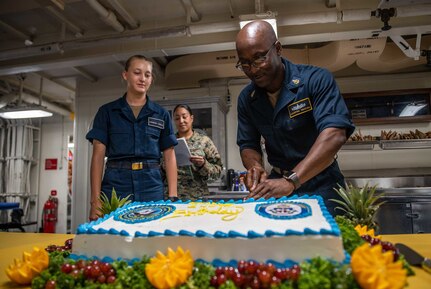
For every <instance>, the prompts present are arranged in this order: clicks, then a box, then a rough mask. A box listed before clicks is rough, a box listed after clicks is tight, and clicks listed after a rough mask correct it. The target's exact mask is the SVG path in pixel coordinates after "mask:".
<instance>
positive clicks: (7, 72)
mask: <svg viewBox="0 0 431 289" xmlns="http://www.w3.org/2000/svg"><path fill="white" fill-rule="evenodd" d="M392 8H393V9H392ZM268 11H269V12H272V13H274V14H276V18H277V23H278V35H279V39H280V41H281V43H282V44H283V46H284V48H285V49H286V50H289V49H304V47H307V49H308V48H319V47H324V46H326V45H330V44H331V43H332V44H333V42H335V41H343V40H344V41H345V40H352V39H363V38H372V37H373V38H376V37H378V38H385V41H387V43H388V44H391V45H392V46H394V42H395V43H396V42H403V40H406V41H408V42H404V45H405V44H406V43H407V45H411V46H410V50H409V49H408V47H404V50H406V51H404V52H405V53H410V54H411V55H414V54H416V55H417V57H416V58H417V60H415V61H416V62H413V58H412V57H408V56H406V55H405V54H404V53H403V52H400V51H401V50H399V51H398V52H399V53H400V54H401V55H403V57H405V58H406V59H407V60H409V61H410V64H409V65H408V66H406V65H404V66H400V67H399V69H396V67H395V68H391V69H392V70H390V71H385V72H384V73H398V72H403V71H408V72H417V71H430V67H427V66H426V65H425V64H426V57H425V56H419V54H420V52H422V53H423V54H424V53H425V51H426V50H430V49H431V0H428V1H427V0H410V1H404V0H383V1H379V0H361V1H357V0H255V1H252V0H217V1H214V0H21V1H16V0H1V1H0V97H1V101H0V106H1V105H2V103H7V102H8V101H10V100H14V99H16V95H17V93H18V91H19V85H20V77H22V76H24V82H23V88H24V94H23V96H24V95H25V96H26V98H25V97H23V99H24V100H25V101H32V100H33V101H34V99H36V100H38V97H39V95H40V87H41V83H42V96H43V99H44V100H45V101H47V102H49V103H51V104H54V105H56V106H58V107H60V108H63V109H65V110H69V111H73V101H74V97H75V85H76V79H77V78H78V77H84V78H86V79H88V80H90V81H93V82H96V81H98V80H100V79H102V78H105V77H111V76H118V75H119V74H120V73H121V71H122V67H123V65H124V61H125V59H126V58H127V57H128V56H130V55H132V54H136V53H139V54H144V55H145V56H147V57H151V58H153V60H154V61H155V62H156V63H157V64H158V65H157V67H158V71H157V73H158V74H159V77H160V76H162V77H163V76H164V75H165V71H166V67H168V66H169V64H170V63H171V62H172V61H173V60H174V59H176V58H179V57H181V56H185V55H196V56H197V55H198V53H199V55H201V54H202V53H209V52H217V51H226V50H233V49H234V40H235V36H236V33H237V32H238V30H239V25H238V21H239V18H240V16H241V17H249V16H250V15H255V14H258V15H265V14H268ZM386 12H392V13H393V14H392V16H391V17H390V19H389V20H388V22H387V25H390V26H391V28H390V29H389V30H384V28H383V27H384V21H382V19H381V18H384V16H385V13H386ZM418 35H419V37H418ZM391 37H392V38H391ZM418 39H419V40H421V45H420V47H416V44H415V43H416V41H417V40H418ZM397 46H399V45H397ZM400 47H403V46H402V45H401V46H400ZM189 57H190V56H189ZM409 58H410V59H409ZM334 73H335V74H336V75H349V74H350V75H358V74H360V75H367V74H373V73H376V71H371V70H370V71H367V70H366V69H364V68H363V67H362V68H361V67H360V66H350V67H348V69H342V70H340V71H334ZM379 73H382V72H381V71H379ZM41 79H43V80H42V81H41Z"/></svg>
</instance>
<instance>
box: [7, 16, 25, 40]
mask: <svg viewBox="0 0 431 289" xmlns="http://www.w3.org/2000/svg"><path fill="white" fill-rule="evenodd" d="M0 27H1V28H3V29H4V30H6V31H8V32H10V33H11V34H13V35H15V36H16V37H18V38H20V39H22V40H31V39H32V36H31V35H28V34H26V33H24V32H22V31H20V30H18V29H16V28H15V27H13V26H11V25H9V24H7V23H5V22H3V21H1V20H0Z"/></svg>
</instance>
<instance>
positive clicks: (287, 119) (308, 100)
mask: <svg viewBox="0 0 431 289" xmlns="http://www.w3.org/2000/svg"><path fill="white" fill-rule="evenodd" d="M282 60H283V64H284V65H285V78H284V82H283V85H282V87H281V90H280V95H279V98H278V101H277V103H276V106H275V108H273V107H272V105H271V103H270V102H269V99H268V96H267V94H266V90H265V89H262V88H259V87H257V86H255V85H254V84H253V83H250V84H249V85H248V86H246V87H245V88H244V89H243V90H242V92H241V94H240V96H239V99H238V131H237V144H238V146H239V147H240V150H243V149H245V148H249V149H254V150H256V151H258V152H261V136H262V137H263V139H264V141H265V149H266V152H267V154H268V162H269V163H270V164H271V165H272V166H275V167H278V168H281V169H283V170H291V169H293V168H294V167H295V166H296V165H297V164H298V163H299V162H300V161H301V160H303V159H304V158H305V156H306V155H307V154H308V152H309V151H310V149H311V147H312V145H313V144H314V142H315V141H316V139H317V137H318V135H319V133H320V132H322V131H323V130H324V129H326V128H329V127H334V128H345V129H346V135H347V137H349V136H350V135H351V134H352V133H353V131H354V129H355V127H354V125H353V123H352V121H351V118H350V115H349V111H348V109H347V107H346V104H345V102H344V100H343V98H342V96H341V93H340V91H339V89H338V86H337V85H336V83H335V80H334V78H333V77H332V74H331V73H330V72H329V71H327V70H325V69H323V68H319V67H314V66H309V65H295V64H293V63H291V62H289V61H287V60H286V59H284V58H283V59H282ZM270 177H271V176H270ZM278 177H280V176H278ZM334 181H336V182H338V181H340V182H343V183H341V185H343V184H344V179H343V176H342V175H341V172H340V170H339V168H338V165H337V163H336V161H334V163H333V164H332V165H331V166H330V167H328V168H327V169H325V170H324V171H323V172H322V173H320V174H319V175H317V176H316V177H315V178H313V179H311V180H309V181H308V182H306V183H305V184H303V186H302V187H301V188H300V189H299V190H300V191H306V192H318V191H322V190H331V189H332V188H333V187H337V186H336V182H334ZM295 192H297V191H295Z"/></svg>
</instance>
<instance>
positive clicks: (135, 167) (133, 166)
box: [132, 162, 144, 171]
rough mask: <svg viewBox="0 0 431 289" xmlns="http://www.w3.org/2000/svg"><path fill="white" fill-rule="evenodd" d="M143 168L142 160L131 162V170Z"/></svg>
mask: <svg viewBox="0 0 431 289" xmlns="http://www.w3.org/2000/svg"><path fill="white" fill-rule="evenodd" d="M143 168H144V164H143V163H142V162H139V163H132V170H133V171H137V170H142V169H143Z"/></svg>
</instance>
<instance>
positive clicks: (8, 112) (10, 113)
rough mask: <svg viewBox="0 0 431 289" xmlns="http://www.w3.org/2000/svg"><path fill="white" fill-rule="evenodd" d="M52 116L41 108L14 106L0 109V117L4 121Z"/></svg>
mask: <svg viewBox="0 0 431 289" xmlns="http://www.w3.org/2000/svg"><path fill="white" fill-rule="evenodd" d="M49 116H52V112H50V111H47V110H46V109H45V107H43V106H28V107H27V106H15V107H4V108H3V109H0V117H2V118H6V119H22V118H39V117H49Z"/></svg>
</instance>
